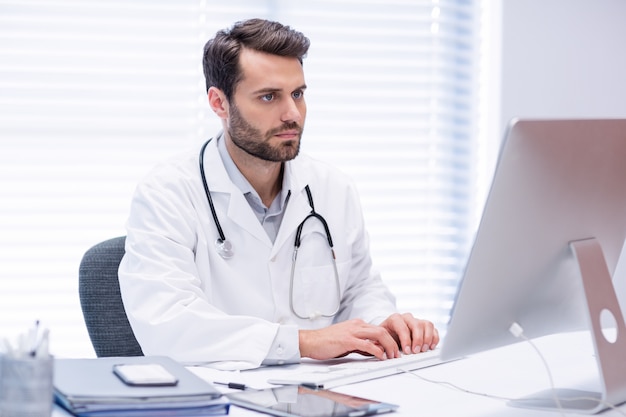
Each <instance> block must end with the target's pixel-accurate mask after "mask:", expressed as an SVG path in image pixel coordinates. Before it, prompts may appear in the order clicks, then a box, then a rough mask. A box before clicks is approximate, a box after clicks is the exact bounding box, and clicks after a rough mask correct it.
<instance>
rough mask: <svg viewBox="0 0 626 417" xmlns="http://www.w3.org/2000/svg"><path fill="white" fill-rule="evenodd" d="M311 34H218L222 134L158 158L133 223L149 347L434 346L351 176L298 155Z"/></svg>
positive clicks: (136, 315)
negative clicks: (388, 278)
mask: <svg viewBox="0 0 626 417" xmlns="http://www.w3.org/2000/svg"><path fill="white" fill-rule="evenodd" d="M308 47H309V40H308V39H307V38H306V37H305V36H304V35H302V34H301V33H299V32H297V31H294V30H292V29H291V28H289V27H287V26H283V25H281V24H279V23H276V22H270V21H266V20H260V19H252V20H248V21H244V22H239V23H237V24H235V25H234V26H233V27H232V28H231V29H230V30H224V31H220V32H218V33H217V34H216V36H215V38H214V39H212V40H210V41H209V42H208V43H207V44H206V46H205V50H204V59H203V64H204V72H205V77H206V85H207V96H208V101H209V105H210V106H211V109H212V110H213V111H214V112H215V114H216V115H217V116H218V117H219V118H220V119H221V121H222V125H223V132H221V133H220V134H218V135H217V136H216V137H215V138H213V139H212V140H210V141H209V142H208V143H206V144H205V145H204V146H203V147H202V149H201V150H198V149H194V150H193V151H192V152H191V153H188V154H184V155H181V156H180V157H178V158H175V159H173V160H171V161H168V162H167V163H165V164H162V165H161V166H159V167H157V168H156V169H155V170H154V171H153V172H152V173H151V174H150V175H149V176H148V177H147V178H146V179H145V180H144V181H143V182H142V183H141V184H140V185H139V186H138V188H137V191H136V194H135V196H134V198H133V201H132V205H131V212H130V217H129V220H128V224H127V231H128V233H127V241H126V255H125V256H124V259H123V261H122V264H121V266H120V270H119V276H120V287H121V291H122V297H123V300H124V304H125V307H126V312H127V314H128V317H129V320H130V323H131V325H132V327H133V330H134V332H135V335H136V337H137V340H138V341H139V343H140V345H141V347H142V349H143V351H144V353H145V354H147V355H169V356H172V357H174V358H175V359H178V360H180V361H183V362H204V363H206V362H221V363H222V365H224V366H233V367H238V368H246V367H256V366H259V365H262V364H282V363H292V362H298V361H299V359H300V358H301V357H309V358H314V359H329V358H334V357H339V356H343V355H346V354H349V353H352V352H360V353H363V354H366V355H373V356H375V357H377V358H379V359H385V358H394V357H397V356H399V355H400V354H401V353H418V352H421V351H425V350H430V349H433V348H435V347H436V345H437V344H438V342H439V336H438V333H437V330H436V329H435V328H434V326H433V324H432V323H431V322H429V321H425V320H418V319H416V318H414V317H413V316H412V315H411V314H399V313H397V312H396V308H395V300H394V298H393V296H392V295H391V294H390V293H389V291H388V289H387V288H386V286H385V285H384V284H383V282H382V280H381V278H380V276H379V275H378V273H377V272H376V271H374V269H373V268H372V262H371V259H370V253H369V242H368V236H367V233H366V231H365V228H364V222H363V216H362V211H361V207H360V202H359V198H358V195H357V191H356V188H355V186H354V184H353V183H352V181H351V180H350V179H348V178H347V177H346V176H345V175H343V174H342V173H340V172H339V171H337V170H336V169H334V168H332V167H330V166H328V165H326V164H323V163H321V162H319V161H315V160H313V159H311V158H308V157H306V156H305V155H300V156H298V151H299V147H300V140H301V136H302V130H303V126H304V121H305V117H306V104H305V100H304V92H305V90H306V83H305V79H304V72H303V68H302V60H303V58H304V56H305V55H306V53H307V51H308ZM204 182H206V183H204ZM305 219H306V221H304V220H305ZM303 221H304V223H302V222H303ZM296 246H297V257H296V256H295V252H296Z"/></svg>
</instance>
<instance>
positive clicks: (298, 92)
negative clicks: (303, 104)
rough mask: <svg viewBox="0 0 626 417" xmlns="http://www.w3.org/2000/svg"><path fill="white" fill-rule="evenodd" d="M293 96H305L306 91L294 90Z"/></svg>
mask: <svg viewBox="0 0 626 417" xmlns="http://www.w3.org/2000/svg"><path fill="white" fill-rule="evenodd" d="M292 96H293V98H295V99H298V98H302V97H303V96H304V91H294V92H293V94H292Z"/></svg>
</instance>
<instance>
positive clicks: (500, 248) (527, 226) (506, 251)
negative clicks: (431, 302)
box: [441, 119, 626, 413]
mask: <svg viewBox="0 0 626 417" xmlns="http://www.w3.org/2000/svg"><path fill="white" fill-rule="evenodd" d="M625 239H626V120H618V119H611V120H513V121H512V122H511V123H510V125H509V126H508V128H507V133H506V135H505V139H504V141H503V143H502V147H501V150H500V155H499V159H498V164H497V166H496V170H495V174H494V177H493V181H492V185H491V189H490V191H489V195H488V198H487V201H486V204H485V207H484V211H483V215H482V219H481V221H480V224H479V227H478V230H477V233H476V236H475V241H474V244H473V247H472V250H471V252H470V255H469V258H468V262H467V265H466V269H465V271H464V275H463V278H462V280H461V283H460V285H459V289H458V293H457V295H456V299H455V303H454V306H453V309H452V314H451V318H450V321H449V324H448V328H447V333H446V336H445V339H444V341H443V343H442V350H441V355H442V357H443V358H444V359H450V358H457V357H461V356H468V355H471V354H473V353H477V352H480V351H484V350H487V349H492V348H495V347H499V346H503V345H507V344H511V343H515V342H519V341H520V340H521V339H519V338H517V337H515V336H514V335H513V333H515V331H516V330H519V329H520V328H521V329H523V332H524V335H525V336H526V337H528V338H536V337H539V336H544V335H549V334H554V333H560V332H567V331H573V330H579V329H590V330H591V331H592V339H593V340H594V347H595V349H596V354H597V355H596V356H597V359H598V369H599V373H600V377H601V381H602V385H603V388H602V392H599V393H589V392H577V391H573V390H559V391H553V390H548V391H547V392H544V393H541V394H539V395H537V396H536V397H533V398H532V399H525V400H523V401H520V402H519V403H516V404H513V405H516V406H520V405H521V406H524V407H537V408H547V409H553V408H555V407H558V408H561V407H562V408H566V409H572V410H573V411H579V412H586V413H596V412H598V411H601V410H603V409H604V408H606V403H611V404H619V403H622V402H624V401H626V328H625V326H624V319H623V316H622V313H621V310H620V307H619V303H618V300H617V297H616V295H615V291H614V289H613V285H612V281H611V277H612V275H613V273H614V271H615V268H616V265H617V262H618V259H619V257H620V254H621V251H622V246H623V244H624V240H625ZM601 316H607V317H609V318H612V319H613V320H614V322H615V323H616V326H617V333H616V334H617V336H616V338H615V340H611V336H610V335H608V334H606V333H605V330H606V329H603V328H602V327H603V326H602V324H601V319H600V317H601ZM512 326H513V327H512ZM516 326H519V327H516ZM555 394H557V395H558V398H559V399H560V400H559V401H558V402H557V401H555V400H554V397H555ZM568 396H569V397H570V399H571V398H572V397H577V398H579V397H584V398H589V397H592V398H593V399H589V400H587V401H585V400H581V401H573V400H572V401H570V400H568V398H567V397H568Z"/></svg>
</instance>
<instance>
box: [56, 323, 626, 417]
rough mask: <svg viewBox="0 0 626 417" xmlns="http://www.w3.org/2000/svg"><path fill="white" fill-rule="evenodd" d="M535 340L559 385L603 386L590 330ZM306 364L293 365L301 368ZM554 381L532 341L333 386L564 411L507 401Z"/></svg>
mask: <svg viewBox="0 0 626 417" xmlns="http://www.w3.org/2000/svg"><path fill="white" fill-rule="evenodd" d="M533 343H535V345H536V346H537V348H538V349H539V351H540V352H541V354H542V355H543V357H544V358H545V360H546V362H547V363H548V365H549V367H550V371H551V373H552V377H553V378H554V383H555V385H556V386H560V387H564V386H565V387H568V388H578V389H588V390H592V391H593V390H597V389H598V384H599V378H598V375H597V368H596V363H595V359H594V357H593V347H592V344H591V337H590V335H589V332H574V333H564V334H557V335H551V336H546V337H542V338H539V339H536V340H534V341H533ZM301 366H302V365H295V366H289V367H288V368H289V369H291V370H297V369H298V368H300V367H301ZM307 366H310V364H307ZM322 366H324V365H322ZM190 369H192V371H194V372H195V373H196V374H198V375H200V376H201V377H204V378H206V379H207V380H211V381H213V380H215V378H218V377H221V378H222V380H224V379H228V378H229V377H231V379H232V378H233V377H235V376H237V378H239V379H238V381H239V382H242V383H245V384H247V385H249V386H251V387H252V388H263V387H266V386H271V385H270V384H268V383H267V382H266V381H267V380H268V379H269V378H272V377H274V376H276V375H277V374H278V373H281V372H285V371H286V370H289V369H286V368H285V367H268V368H261V369H258V370H254V371H243V372H237V373H228V372H224V371H217V372H216V371H215V370H210V369H206V368H197V367H192V368H190ZM451 384H452V385H451ZM453 385H454V386H456V387H457V388H455V387H453ZM549 387H550V382H549V377H548V374H547V372H546V369H545V367H544V365H543V363H542V360H541V357H540V356H539V355H538V354H537V352H536V351H535V350H534V348H533V347H532V346H531V345H530V344H529V343H528V342H520V343H516V344H513V345H509V346H506V347H501V348H497V349H493V350H490V351H485V352H482V353H479V354H476V355H473V356H471V357H467V358H464V359H461V360H458V361H454V362H449V363H444V364H440V365H437V366H433V367H429V368H424V369H421V370H419V371H416V372H415V373H414V374H408V373H402V374H397V375H393V376H388V377H384V378H380V379H374V380H370V381H366V382H360V383H356V384H350V385H345V386H341V387H335V388H333V391H337V392H341V393H345V394H350V395H356V396H360V397H365V398H371V399H374V400H380V401H385V402H389V403H394V404H398V405H399V408H398V410H397V411H396V412H394V413H391V414H387V415H389V416H397V417H401V416H402V417H405V416H406V417H409V416H411V417H416V416H451V415H456V416H472V417H473V416H483V417H484V416H486V417H490V416H494V417H495V416H520V417H522V416H531V417H532V416H559V415H562V414H560V413H559V412H558V411H553V412H550V411H540V410H531V409H524V408H515V407H511V406H509V405H507V398H520V397H524V396H526V395H528V394H532V393H534V392H536V391H541V390H544V389H546V388H549ZM464 390H465V391H464ZM227 391H228V390H225V392H227ZM466 391H471V392H473V393H469V392H466ZM496 397H500V398H496ZM67 415H68V414H66V413H65V412H64V411H63V410H60V409H58V408H56V409H55V410H54V413H53V416H54V417H62V416H67ZM229 415H231V416H234V417H249V416H262V415H263V414H259V413H257V412H254V411H251V410H246V409H243V408H240V407H236V406H231V408H230V413H229ZM567 415H568V416H571V415H576V414H572V413H568V414H567ZM599 415H601V416H602V417H612V416H623V415H626V405H622V406H621V407H620V409H619V410H606V411H604V412H602V413H601V414H599Z"/></svg>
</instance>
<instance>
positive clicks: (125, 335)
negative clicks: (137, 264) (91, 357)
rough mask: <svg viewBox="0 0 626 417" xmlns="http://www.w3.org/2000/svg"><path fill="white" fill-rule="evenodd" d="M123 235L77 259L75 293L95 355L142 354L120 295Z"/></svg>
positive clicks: (99, 244)
mask: <svg viewBox="0 0 626 417" xmlns="http://www.w3.org/2000/svg"><path fill="white" fill-rule="evenodd" d="M125 241H126V236H120V237H116V238H113V239H109V240H106V241H104V242H100V243H98V244H97V245H95V246H93V247H92V248H90V249H89V250H88V251H87V252H85V254H84V255H83V258H82V260H81V262H80V268H79V272H78V293H79V297H80V305H81V308H82V310H83V317H84V319H85V324H86V325H87V332H88V333H89V338H90V339H91V344H92V345H93V347H94V350H95V351H96V355H97V356H98V357H103V356H143V352H142V350H141V347H140V346H139V343H138V342H137V339H136V338H135V334H134V333H133V329H132V328H131V327H130V323H129V322H128V317H127V316H126V310H125V309H124V304H123V303H122V296H121V295H120V285H119V281H118V278H117V269H118V267H119V264H120V261H121V260H122V256H124V252H125V251H124V243H125Z"/></svg>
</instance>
